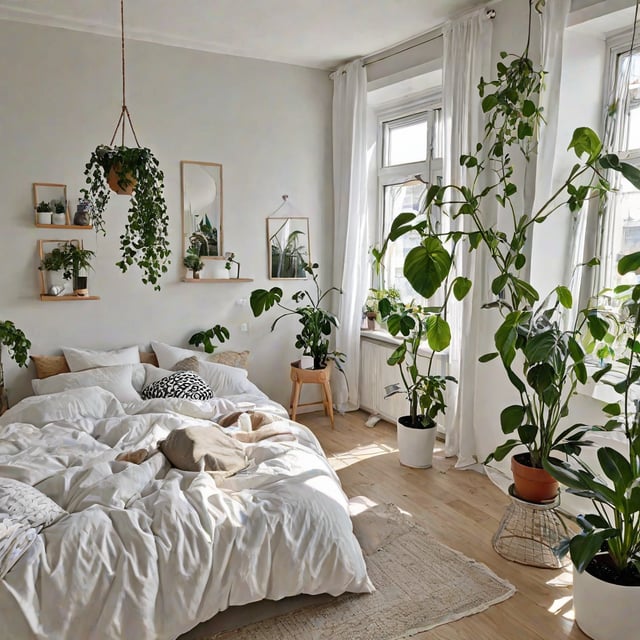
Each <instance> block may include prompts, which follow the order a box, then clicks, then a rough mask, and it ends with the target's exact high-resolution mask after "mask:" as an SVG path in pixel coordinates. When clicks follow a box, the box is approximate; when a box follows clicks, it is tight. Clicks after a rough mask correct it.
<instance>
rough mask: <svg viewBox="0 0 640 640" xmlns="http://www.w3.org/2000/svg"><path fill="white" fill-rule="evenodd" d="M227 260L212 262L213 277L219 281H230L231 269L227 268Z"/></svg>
mask: <svg viewBox="0 0 640 640" xmlns="http://www.w3.org/2000/svg"><path fill="white" fill-rule="evenodd" d="M225 264H226V261H225V260H211V277H212V278H218V279H223V280H224V279H228V278H229V273H230V271H229V269H227V268H225V266H224V265H225Z"/></svg>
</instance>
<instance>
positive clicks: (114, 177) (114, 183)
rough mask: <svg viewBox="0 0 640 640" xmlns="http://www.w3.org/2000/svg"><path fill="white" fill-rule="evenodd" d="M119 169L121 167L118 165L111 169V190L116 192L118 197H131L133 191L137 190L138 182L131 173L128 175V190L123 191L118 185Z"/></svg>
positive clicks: (108, 181) (108, 176)
mask: <svg viewBox="0 0 640 640" xmlns="http://www.w3.org/2000/svg"><path fill="white" fill-rule="evenodd" d="M118 167H119V165H117V164H116V165H113V166H112V167H111V169H109V173H108V174H107V183H108V184H109V186H110V187H111V190H112V191H115V192H116V193H117V194H118V195H121V196H130V195H131V194H132V193H133V190H134V189H135V186H136V184H137V182H138V181H137V180H136V179H135V178H134V177H133V176H132V175H131V174H130V173H128V174H127V181H128V185H127V188H126V189H123V188H122V187H121V186H120V185H119V184H118V171H117V169H118Z"/></svg>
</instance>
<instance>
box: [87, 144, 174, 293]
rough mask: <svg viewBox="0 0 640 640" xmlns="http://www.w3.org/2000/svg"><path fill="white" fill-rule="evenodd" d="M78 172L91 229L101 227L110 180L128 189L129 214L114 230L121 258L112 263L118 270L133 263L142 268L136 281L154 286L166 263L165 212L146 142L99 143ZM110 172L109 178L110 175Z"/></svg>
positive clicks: (157, 170)
mask: <svg viewBox="0 0 640 640" xmlns="http://www.w3.org/2000/svg"><path fill="white" fill-rule="evenodd" d="M84 175H85V176H86V182H87V185H88V187H87V188H85V189H82V190H81V191H82V194H83V195H84V197H85V198H86V199H87V200H88V201H89V202H90V203H91V215H92V220H93V225H94V227H95V229H96V231H101V232H102V233H103V234H104V233H105V227H104V217H103V213H104V210H105V207H106V206H107V203H108V202H109V198H110V197H111V190H112V189H111V187H110V186H109V182H108V181H109V176H110V175H111V182H115V184H116V186H117V188H118V189H119V190H120V192H122V193H127V192H128V191H129V190H131V191H132V195H131V202H130V204H129V217H128V219H127V224H126V226H125V231H124V233H123V234H122V235H121V236H120V250H121V251H122V260H120V261H119V262H117V263H116V266H118V267H119V268H120V269H121V270H122V271H123V272H126V271H127V269H128V268H129V267H130V266H131V265H133V264H134V263H135V264H137V265H138V266H139V267H140V269H142V271H143V274H144V275H143V277H142V282H143V283H145V284H152V285H154V289H157V290H159V289H160V285H159V280H160V278H161V276H162V274H163V273H166V271H167V265H168V264H169V256H170V254H171V251H170V249H169V241H168V239H167V238H168V235H169V215H168V214H167V205H166V203H165V201H164V195H163V190H164V174H163V172H162V170H161V169H160V167H159V164H158V161H157V160H156V158H155V157H154V155H153V153H151V151H150V150H149V149H147V148H136V147H131V148H130V147H125V146H121V147H111V146H107V145H99V146H98V147H96V149H95V151H93V153H92V154H91V158H90V159H89V162H88V163H87V165H86V167H85V170H84ZM114 177H115V181H114Z"/></svg>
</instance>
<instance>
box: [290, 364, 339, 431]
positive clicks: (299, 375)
mask: <svg viewBox="0 0 640 640" xmlns="http://www.w3.org/2000/svg"><path fill="white" fill-rule="evenodd" d="M299 365H300V362H299V361H297V362H292V363H291V382H292V386H291V401H290V403H289V415H290V416H291V419H292V420H295V419H296V413H297V412H298V407H308V406H310V405H313V404H322V405H323V407H324V413H325V415H327V416H329V420H331V428H332V429H333V428H334V423H333V399H332V398H331V385H330V384H329V381H330V380H331V368H332V363H331V362H329V363H327V366H326V367H325V368H324V369H301V368H300V366H299ZM303 384H319V385H320V387H321V390H322V400H320V401H317V402H305V403H303V404H298V401H299V400H300V390H301V389H302V385H303Z"/></svg>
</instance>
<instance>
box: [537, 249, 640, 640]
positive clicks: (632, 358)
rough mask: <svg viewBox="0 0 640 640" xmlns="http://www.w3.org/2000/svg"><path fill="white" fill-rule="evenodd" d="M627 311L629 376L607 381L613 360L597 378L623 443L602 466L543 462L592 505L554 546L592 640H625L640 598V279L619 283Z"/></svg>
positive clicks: (630, 262)
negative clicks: (609, 395) (608, 389)
mask: <svg viewBox="0 0 640 640" xmlns="http://www.w3.org/2000/svg"><path fill="white" fill-rule="evenodd" d="M638 269H640V252H636V253H632V254H629V255H626V256H623V257H622V258H621V260H620V262H619V263H618V273H619V274H620V275H625V274H628V273H635V272H637V270H638ZM616 292H617V293H618V294H622V295H625V296H626V297H627V300H626V302H625V304H624V306H623V309H624V311H625V312H626V313H627V314H628V318H627V321H626V333H627V341H626V345H625V350H624V353H623V355H622V357H620V358H618V360H617V363H618V368H620V369H622V368H623V370H624V371H625V374H624V377H623V378H622V379H621V380H620V379H616V380H612V381H608V380H607V379H606V378H605V377H604V376H605V375H606V373H608V371H610V370H611V369H612V368H613V363H609V364H608V365H607V366H606V367H605V368H603V369H601V370H599V371H597V372H596V373H595V374H594V376H593V378H594V380H595V381H596V382H598V381H602V382H603V383H605V384H608V385H610V386H612V387H613V389H614V390H615V391H616V392H617V393H618V394H620V396H621V400H620V401H619V402H612V403H610V404H607V405H605V406H604V411H605V412H606V413H607V414H608V415H609V416H611V419H610V420H609V421H608V422H607V424H605V425H604V426H603V427H602V429H605V430H611V429H612V428H615V429H616V431H617V432H618V433H619V434H620V435H621V436H622V440H621V441H620V443H621V444H620V448H619V449H617V448H613V447H612V446H604V447H600V448H599V449H598V451H597V459H598V463H599V466H600V469H593V468H592V467H590V466H589V465H588V464H587V463H586V462H585V461H584V460H583V459H582V457H581V456H580V455H579V452H575V453H574V454H573V455H572V456H571V458H570V461H560V460H551V459H550V460H547V461H545V468H546V469H547V471H548V472H549V473H550V474H551V475H552V476H553V477H554V478H556V479H557V480H559V481H560V482H561V483H562V484H564V485H566V486H567V487H568V489H567V491H568V492H569V493H573V494H575V495H577V496H580V497H582V498H587V499H589V500H590V501H591V505H592V507H593V511H592V512H591V513H587V514H585V515H580V516H578V524H579V525H580V528H581V531H580V532H579V533H577V534H576V535H574V536H573V537H571V538H569V539H567V540H566V541H565V542H564V543H563V544H561V545H560V547H559V548H558V549H557V552H558V553H559V554H560V555H564V554H566V553H569V554H570V556H571V560H572V562H573V565H574V568H575V571H574V573H573V584H574V593H573V605H574V611H575V616H576V622H577V623H578V625H579V626H580V628H581V629H582V630H583V631H584V632H585V633H586V634H588V635H589V637H591V638H593V639H594V640H627V639H628V638H632V637H634V636H635V635H636V634H637V630H638V625H637V610H638V605H639V604H640V600H639V596H640V400H639V399H638V394H637V392H634V387H635V388H637V386H636V385H637V382H638V380H639V379H640V361H639V360H640V284H633V285H621V286H619V287H617V289H616Z"/></svg>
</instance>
